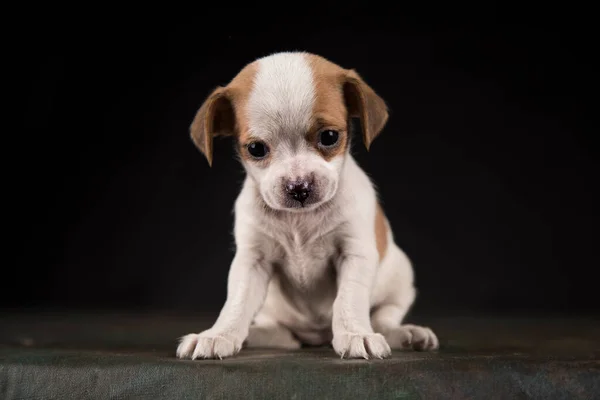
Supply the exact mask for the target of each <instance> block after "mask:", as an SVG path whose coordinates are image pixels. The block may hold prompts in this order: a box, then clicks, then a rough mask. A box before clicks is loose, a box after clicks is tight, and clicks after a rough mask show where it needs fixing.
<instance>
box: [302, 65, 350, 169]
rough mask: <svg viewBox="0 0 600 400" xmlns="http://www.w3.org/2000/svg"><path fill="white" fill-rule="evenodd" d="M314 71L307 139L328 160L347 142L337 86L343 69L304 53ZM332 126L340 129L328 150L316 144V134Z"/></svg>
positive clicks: (341, 99)
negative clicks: (311, 122) (309, 125)
mask: <svg viewBox="0 0 600 400" xmlns="http://www.w3.org/2000/svg"><path fill="white" fill-rule="evenodd" d="M306 57H307V58H308V62H309V64H310V66H311V68H312V71H313V81H314V85H315V94H316V96H315V104H314V108H313V127H312V129H311V131H310V132H309V133H308V138H309V140H310V141H311V142H312V143H313V144H314V146H315V148H316V149H317V150H318V151H319V153H320V154H321V155H322V156H323V158H324V159H325V160H327V161H329V160H331V159H333V158H334V157H336V156H338V155H342V154H344V152H345V150H346V148H347V143H348V126H347V123H348V112H347V110H346V105H345V104H344V95H343V93H342V89H341V87H340V77H342V76H344V75H345V74H346V70H344V69H343V68H341V67H339V66H338V65H336V64H334V63H332V62H330V61H328V60H326V59H324V58H322V57H319V56H316V55H314V54H306ZM326 129H331V130H334V131H337V132H339V135H340V137H339V141H338V144H337V145H336V146H334V147H332V148H330V149H324V148H322V147H319V146H317V143H318V138H319V133H320V132H321V131H323V130H326Z"/></svg>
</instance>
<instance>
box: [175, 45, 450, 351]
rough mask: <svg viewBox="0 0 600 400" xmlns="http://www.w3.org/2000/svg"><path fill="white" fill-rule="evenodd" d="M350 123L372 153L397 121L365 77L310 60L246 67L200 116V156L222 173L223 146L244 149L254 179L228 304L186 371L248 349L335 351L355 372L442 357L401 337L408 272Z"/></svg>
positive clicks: (300, 56) (411, 295)
mask: <svg viewBox="0 0 600 400" xmlns="http://www.w3.org/2000/svg"><path fill="white" fill-rule="evenodd" d="M353 117H358V118H360V120H361V126H362V134H363V141H364V143H365V145H366V146H367V148H368V147H369V145H370V144H371V142H372V141H373V139H375V137H376V136H377V135H378V134H379V132H380V131H381V130H382V128H383V127H384V125H385V123H386V121H387V118H388V112H387V108H386V105H385V103H384V101H383V100H382V99H381V98H380V97H379V96H378V95H377V94H376V93H375V92H374V91H373V89H372V88H371V87H369V86H368V85H367V84H366V83H365V81H364V80H363V79H361V77H360V76H359V75H358V74H357V73H356V72H355V71H353V70H347V69H343V68H341V67H339V66H337V65H335V64H333V63H331V62H329V61H327V60H325V59H324V58H321V57H319V56H316V55H312V54H308V53H302V52H284V53H277V54H274V55H270V56H268V57H264V58H261V59H259V60H257V61H255V62H253V63H251V64H249V65H247V66H246V67H245V68H244V69H243V70H242V71H241V72H240V73H239V74H238V75H237V76H236V77H235V78H234V79H233V80H232V81H231V82H230V83H229V84H228V85H227V86H225V87H219V88H217V89H216V90H215V91H214V92H213V93H212V94H211V95H210V96H209V97H208V99H207V100H206V102H205V103H204V104H203V105H202V107H201V108H200V110H199V111H198V114H197V115H196V117H195V119H194V121H193V123H192V126H191V135H192V138H193V141H194V143H195V144H196V145H197V146H198V147H199V149H200V150H201V151H202V152H203V153H204V155H205V156H206V158H207V159H208V162H209V163H212V148H213V137H214V136H217V135H233V136H235V137H236V140H237V143H238V149H239V153H240V156H241V160H242V163H243V165H244V167H245V169H246V172H247V177H246V179H245V182H244V185H243V188H242V191H241V193H240V195H239V197H238V199H237V201H236V203H235V230H234V236H235V243H236V254H235V257H234V259H233V263H232V264H231V269H230V272H229V278H228V279H229V280H228V288H227V300H226V302H225V305H224V306H223V309H222V310H221V313H220V315H219V318H218V319H217V321H216V322H215V324H214V325H213V326H212V328H210V329H208V330H206V331H204V332H201V333H199V334H195V333H194V334H189V335H186V336H184V337H183V338H181V342H180V344H179V347H178V349H177V355H178V357H180V358H191V359H197V358H223V357H229V356H232V355H234V354H236V353H237V352H238V351H239V350H240V349H241V348H242V345H243V344H246V345H247V346H249V347H278V348H287V349H295V348H298V347H300V345H301V343H306V344H311V345H320V344H326V343H331V344H332V345H333V348H334V350H335V351H336V352H337V353H338V354H339V355H341V356H342V357H345V358H357V357H360V358H383V357H386V356H389V355H390V354H391V349H390V347H391V348H398V349H400V348H412V349H418V350H430V349H436V348H437V347H438V339H437V338H436V336H435V334H434V333H433V332H432V331H431V329H429V328H425V327H419V326H414V325H401V322H402V319H403V318H404V316H405V315H406V313H407V311H408V310H409V308H410V306H411V305H412V303H413V301H414V300H415V289H414V286H413V271H412V266H411V264H410V261H409V260H408V259H407V257H406V255H405V254H404V253H403V252H402V250H400V249H399V248H398V246H396V244H395V243H394V238H393V235H392V231H391V229H390V225H389V222H388V221H387V219H386V217H385V216H384V214H383V211H382V209H381V207H380V205H379V203H378V200H377V195H376V192H375V189H374V187H373V185H372V183H371V181H370V180H369V178H368V177H367V175H366V174H365V173H364V171H363V170H362V169H361V168H360V167H359V166H358V164H357V163H356V161H355V160H354V158H353V157H352V156H351V154H350V151H349V148H350V139H351V138H350V133H349V130H350V119H351V118H353Z"/></svg>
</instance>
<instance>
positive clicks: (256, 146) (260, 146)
mask: <svg viewBox="0 0 600 400" xmlns="http://www.w3.org/2000/svg"><path fill="white" fill-rule="evenodd" d="M268 152H269V149H268V148H267V145H266V144H264V143H262V142H252V143H250V144H248V153H250V155H251V156H252V157H254V158H259V159H260V158H263V157H264V156H266V155H267V153H268Z"/></svg>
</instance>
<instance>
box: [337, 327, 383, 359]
mask: <svg viewBox="0 0 600 400" xmlns="http://www.w3.org/2000/svg"><path fill="white" fill-rule="evenodd" d="M331 344H332V345H333V349H334V350H335V352H336V353H338V354H339V355H340V356H341V357H342V358H364V359H370V358H385V357H389V356H390V355H391V354H392V350H391V349H390V346H389V345H388V343H387V342H386V340H385V338H384V337H383V336H382V335H380V334H379V333H367V334H364V333H351V332H345V333H341V334H336V335H334V336H333V341H332V342H331Z"/></svg>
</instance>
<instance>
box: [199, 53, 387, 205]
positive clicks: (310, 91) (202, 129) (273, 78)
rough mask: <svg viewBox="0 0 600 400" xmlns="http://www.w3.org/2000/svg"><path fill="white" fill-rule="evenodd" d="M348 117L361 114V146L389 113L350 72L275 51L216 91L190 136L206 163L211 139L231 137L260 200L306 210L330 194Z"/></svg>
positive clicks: (344, 150)
mask: <svg viewBox="0 0 600 400" xmlns="http://www.w3.org/2000/svg"><path fill="white" fill-rule="evenodd" d="M353 117H358V118H360V120H361V126H362V134H363V141H364V143H365V146H366V147H367V149H368V148H369V146H370V144H371V142H372V141H373V140H374V139H375V137H376V136H377V135H378V134H379V132H380V131H381V130H382V129H383V127H384V125H385V123H386V121H387V118H388V112H387V107H386V105H385V102H384V101H383V100H382V99H381V98H380V97H379V96H378V95H377V94H376V93H375V92H374V91H373V89H371V87H369V86H368V85H367V84H366V83H365V82H364V80H363V79H361V77H360V76H359V75H358V74H357V73H356V72H355V71H354V70H347V69H344V68H341V67H339V66H337V65H335V64H333V63H331V62H329V61H327V60H325V59H324V58H322V57H319V56H316V55H312V54H308V53H277V54H274V55H271V56H268V57H265V58H261V59H259V60H257V61H255V62H253V63H251V64H249V65H247V66H246V67H245V68H244V69H243V70H242V71H241V72H240V73H239V74H238V75H237V76H236V77H235V78H234V79H233V80H232V81H231V82H230V83H229V84H228V85H227V86H225V87H218V88H217V89H215V90H214V91H213V92H212V94H211V95H210V96H209V97H208V98H207V99H206V101H205V102H204V104H203V105H202V106H201V107H200V110H199V111H198V113H197V114H196V117H195V118H194V121H193V123H192V126H191V136H192V139H193V141H194V143H195V144H196V146H198V148H199V149H200V151H202V153H203V154H204V155H205V156H206V158H207V160H208V162H209V164H212V146H213V137H214V136H218V135H234V136H235V137H236V139H237V146H238V151H239V153H240V156H241V157H240V158H241V160H242V163H243V164H244V167H245V169H246V171H247V173H248V175H249V176H250V177H251V178H252V179H254V181H255V182H256V184H257V187H258V189H259V192H260V196H261V197H262V199H263V200H264V202H265V203H266V204H267V205H268V206H269V207H271V208H273V209H277V210H291V211H305V210H310V209H313V208H316V207H318V206H319V205H321V204H323V203H325V202H328V201H329V200H331V199H332V198H333V197H334V196H335V193H336V191H337V189H338V182H339V179H340V175H341V172H342V167H343V164H344V160H345V157H346V156H347V154H348V148H349V143H350V137H349V128H350V120H351V118H353Z"/></svg>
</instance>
